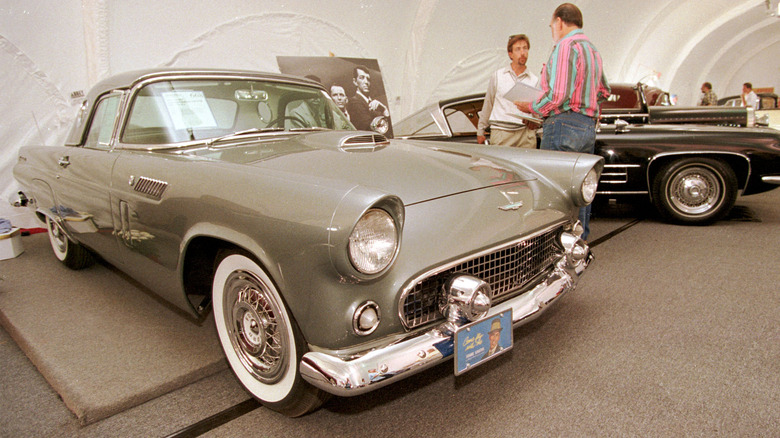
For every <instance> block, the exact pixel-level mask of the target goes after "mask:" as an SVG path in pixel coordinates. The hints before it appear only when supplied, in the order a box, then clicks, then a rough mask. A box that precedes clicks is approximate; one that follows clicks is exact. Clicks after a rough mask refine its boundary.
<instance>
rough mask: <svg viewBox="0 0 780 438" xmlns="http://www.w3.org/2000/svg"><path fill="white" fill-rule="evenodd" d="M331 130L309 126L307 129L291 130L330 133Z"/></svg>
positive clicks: (291, 129) (294, 129) (293, 129)
mask: <svg viewBox="0 0 780 438" xmlns="http://www.w3.org/2000/svg"><path fill="white" fill-rule="evenodd" d="M330 130H331V129H330V128H323V127H321V126H309V127H307V128H290V131H330Z"/></svg>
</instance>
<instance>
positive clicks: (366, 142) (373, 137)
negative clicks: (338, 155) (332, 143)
mask: <svg viewBox="0 0 780 438" xmlns="http://www.w3.org/2000/svg"><path fill="white" fill-rule="evenodd" d="M389 144H390V141H389V140H388V139H387V137H385V136H384V135H382V134H356V135H350V136H347V137H344V138H342V139H341V141H340V142H339V149H341V150H342V151H344V152H374V151H376V150H379V149H382V148H384V147H386V146H387V145H389Z"/></svg>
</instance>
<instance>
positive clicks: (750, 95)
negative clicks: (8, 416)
mask: <svg viewBox="0 0 780 438" xmlns="http://www.w3.org/2000/svg"><path fill="white" fill-rule="evenodd" d="M742 106H749V107H752V108H753V109H758V96H757V95H756V92H755V91H753V84H751V83H750V82H745V83H744V84H742Z"/></svg>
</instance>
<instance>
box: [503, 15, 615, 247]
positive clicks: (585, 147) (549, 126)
mask: <svg viewBox="0 0 780 438" xmlns="http://www.w3.org/2000/svg"><path fill="white" fill-rule="evenodd" d="M550 29H551V30H552V39H553V42H555V47H554V48H553V51H552V54H550V58H549V59H548V60H547V64H545V66H544V68H543V69H542V78H541V81H540V82H541V86H542V95H541V96H539V98H538V99H536V101H534V102H515V104H516V105H517V107H518V109H520V111H523V112H533V113H535V114H538V115H540V116H541V117H542V118H543V119H544V123H543V124H542V130H543V133H542V144H541V149H546V150H553V151H568V152H584V153H588V154H592V153H593V152H594V150H595V147H596V123H597V122H598V119H599V113H600V107H599V105H600V103H601V102H602V101H604V100H606V99H607V97H609V95H610V88H609V83H608V82H607V78H606V76H605V75H604V67H603V65H602V63H601V55H600V54H599V52H598V50H596V47H595V46H594V45H593V43H591V42H590V40H589V39H588V37H586V36H585V34H584V33H583V32H582V12H581V11H580V10H579V8H577V6H575V5H573V4H571V3H563V4H562V5H560V6H558V7H557V8H556V9H555V12H553V16H552V20H551V21H550ZM590 210H591V206H590V205H588V206H587V207H583V208H581V209H580V215H579V216H580V222H582V226H583V227H584V229H585V231H584V233H583V234H582V238H583V239H587V237H588V234H589V233H590V225H589V224H590Z"/></svg>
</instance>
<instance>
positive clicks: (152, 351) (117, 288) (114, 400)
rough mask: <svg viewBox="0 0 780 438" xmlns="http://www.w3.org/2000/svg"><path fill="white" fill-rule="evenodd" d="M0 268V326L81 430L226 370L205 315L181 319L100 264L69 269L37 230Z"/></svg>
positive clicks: (148, 293) (129, 280)
mask: <svg viewBox="0 0 780 438" xmlns="http://www.w3.org/2000/svg"><path fill="white" fill-rule="evenodd" d="M22 243H23V246H24V248H25V251H24V252H23V253H22V254H21V255H19V256H18V257H16V258H14V259H8V260H4V261H2V262H0V269H2V273H3V276H4V281H2V282H0V322H2V324H3V326H4V327H5V328H6V330H7V331H8V332H9V333H10V334H11V336H12V337H13V338H14V340H15V341H16V342H17V344H18V345H19V346H20V347H21V349H22V350H23V351H24V352H25V354H26V355H27V356H28V357H29V358H30V359H31V361H32V362H33V363H34V364H35V366H36V367H37V368H38V370H39V371H40V373H41V374H42V375H43V376H44V377H45V378H46V380H47V381H48V382H49V383H50V384H51V386H52V387H53V388H54V389H55V390H56V391H57V393H58V394H59V395H60V396H61V397H62V399H63V401H64V402H65V404H66V405H67V406H68V408H70V410H71V411H73V413H74V415H76V417H77V418H78V419H79V421H80V422H81V423H82V424H88V423H91V422H94V421H96V420H100V419H103V418H106V417H108V416H111V415H114V414H116V413H118V412H122V411H124V410H126V409H128V408H131V407H133V406H137V405H139V404H141V403H143V402H145V401H147V400H150V399H152V398H155V397H158V396H160V395H161V394H165V393H166V392H169V391H171V390H173V389H176V388H180V387H182V386H184V385H187V384H189V383H192V382H194V381H196V380H198V379H201V378H203V377H206V376H209V375H211V374H214V373H216V372H218V371H220V370H223V369H226V368H227V362H226V361H225V359H224V356H223V353H222V350H221V347H220V345H219V342H218V340H217V337H216V329H215V327H214V323H213V319H212V318H208V319H206V320H205V321H204V322H203V323H202V324H196V323H195V322H192V321H190V320H187V319H185V318H184V317H183V316H181V315H180V314H178V313H177V312H176V311H174V310H173V309H171V308H169V307H166V306H165V305H163V304H161V303H160V300H159V299H158V298H156V297H155V296H153V295H151V293H150V292H148V290H146V289H144V288H143V286H140V285H139V284H137V283H135V282H133V281H132V280H131V279H129V278H128V277H126V276H125V275H123V274H121V273H119V272H118V271H116V270H114V269H113V268H111V267H110V266H108V265H103V264H97V265H95V266H92V267H90V268H88V269H84V270H81V271H72V270H70V269H68V268H66V267H65V266H63V265H62V264H61V263H60V262H59V261H57V259H56V258H55V257H54V255H53V253H52V250H51V247H50V245H49V240H48V237H47V235H46V234H45V233H43V234H34V235H31V236H27V237H23V240H22Z"/></svg>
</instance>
